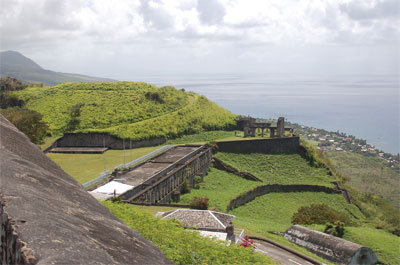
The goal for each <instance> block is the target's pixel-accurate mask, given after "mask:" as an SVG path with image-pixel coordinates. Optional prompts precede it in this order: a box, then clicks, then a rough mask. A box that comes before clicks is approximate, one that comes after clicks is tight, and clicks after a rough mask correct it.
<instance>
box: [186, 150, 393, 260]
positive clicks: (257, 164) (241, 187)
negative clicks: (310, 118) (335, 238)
mask: <svg viewBox="0 0 400 265" xmlns="http://www.w3.org/2000/svg"><path fill="white" fill-rule="evenodd" d="M216 156H217V157H219V158H221V159H223V160H224V161H225V162H227V163H229V164H231V165H233V166H235V167H237V168H238V169H240V170H242V171H248V172H251V173H253V174H255V175H256V176H258V177H260V178H263V179H264V180H266V181H268V183H284V184H288V183H307V184H319V185H327V186H330V181H332V180H333V179H332V176H329V175H328V174H327V171H326V170H325V169H321V168H314V167H310V166H309V164H308V162H307V161H305V160H304V159H303V158H301V157H300V156H299V155H280V154H278V155H266V154H235V153H222V152H219V153H217V154H216ZM288 167H290V168H288ZM271 169H272V172H271ZM293 171H294V172H296V173H295V174H294V173H293ZM280 176H283V177H282V178H281V177H280ZM262 184H264V183H262ZM262 184H261V183H256V182H253V181H249V180H244V179H241V178H240V177H238V176H235V175H233V174H229V173H226V172H223V171H220V170H217V169H213V168H212V169H211V171H210V172H209V175H207V176H206V177H205V182H204V183H202V184H201V188H200V189H199V190H196V189H194V190H192V192H191V193H190V194H185V195H183V196H182V200H183V201H184V202H189V201H190V200H191V199H192V198H193V197H196V196H198V197H208V198H210V206H211V207H215V208H217V209H219V210H224V209H226V205H227V204H228V202H229V200H231V199H233V198H234V197H236V196H237V195H239V194H240V193H242V192H244V191H246V190H248V188H249V187H254V186H255V185H262ZM222 187H223V188H222ZM312 203H325V204H327V205H329V206H330V207H332V208H334V209H337V210H339V211H342V212H345V213H347V214H348V215H349V217H350V218H351V220H352V222H353V224H352V225H355V226H358V225H362V224H363V223H364V224H365V225H369V224H368V222H369V221H368V220H366V218H365V217H364V215H363V214H362V213H361V212H360V211H359V209H358V208H357V207H355V206H354V205H352V204H347V203H346V201H345V200H344V198H343V196H342V195H339V194H326V193H321V192H315V193H313V192H301V193H297V192H293V193H271V194H268V195H264V196H261V197H258V198H256V199H255V200H253V201H251V202H249V203H248V204H246V205H244V206H241V207H238V208H236V209H234V210H232V211H231V212H230V213H232V214H234V215H236V216H237V218H236V219H235V220H234V224H235V225H236V226H237V227H242V228H245V229H246V233H248V234H252V235H260V236H265V237H268V238H271V239H273V240H275V241H278V242H281V243H283V244H285V245H288V246H290V247H292V248H294V249H297V250H299V251H301V252H303V253H306V254H307V255H311V256H313V255H312V254H310V253H309V252H307V251H306V250H304V249H302V248H300V247H298V246H295V245H293V244H291V243H289V242H287V241H286V240H285V239H284V238H282V237H280V236H278V235H274V234H271V233H270V232H271V231H279V232H283V231H285V230H286V229H287V228H288V227H289V226H290V225H291V217H292V215H293V213H294V212H296V211H297V209H298V208H300V207H301V206H306V205H310V204H312ZM369 226H370V225H369ZM346 228H347V233H346V235H347V236H345V238H346V239H348V240H351V241H353V242H356V243H359V244H362V245H365V246H368V247H370V248H371V249H373V250H374V251H375V252H376V254H377V256H378V258H379V259H380V260H381V261H383V262H385V263H388V264H397V263H398V261H399V260H398V258H397V256H398V254H399V249H398V247H397V246H399V243H400V240H399V238H398V237H396V236H393V235H391V234H389V233H387V232H385V231H383V230H376V229H373V228H372V227H362V228H361V227H348V226H347V227H346ZM382 240H387V241H386V245H389V246H388V247H381V246H379V244H378V243H377V242H381V241H382ZM383 246H385V244H383ZM314 257H315V256H314ZM395 257H396V258H395Z"/></svg>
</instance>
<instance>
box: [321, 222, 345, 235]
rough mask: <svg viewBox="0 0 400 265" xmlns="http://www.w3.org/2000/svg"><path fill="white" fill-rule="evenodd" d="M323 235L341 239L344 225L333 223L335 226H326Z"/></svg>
mask: <svg viewBox="0 0 400 265" xmlns="http://www.w3.org/2000/svg"><path fill="white" fill-rule="evenodd" d="M324 233H326V234H330V235H332V236H336V237H343V235H344V223H343V222H338V221H337V222H335V224H326V226H325V229H324Z"/></svg>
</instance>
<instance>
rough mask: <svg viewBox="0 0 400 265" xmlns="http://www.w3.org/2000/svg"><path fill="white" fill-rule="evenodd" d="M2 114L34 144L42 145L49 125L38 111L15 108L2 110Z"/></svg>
mask: <svg viewBox="0 0 400 265" xmlns="http://www.w3.org/2000/svg"><path fill="white" fill-rule="evenodd" d="M1 114H3V115H4V117H5V118H6V119H8V120H9V121H10V122H11V123H12V124H14V125H15V127H17V128H18V129H19V130H20V131H21V132H23V133H24V134H25V135H26V136H28V137H29V139H30V140H31V142H32V143H35V144H37V143H40V142H41V141H42V140H43V138H44V137H45V136H46V133H47V129H48V127H47V124H46V123H44V122H43V121H42V115H40V114H39V113H38V112H36V111H33V110H28V109H23V108H19V107H13V108H7V109H5V110H1Z"/></svg>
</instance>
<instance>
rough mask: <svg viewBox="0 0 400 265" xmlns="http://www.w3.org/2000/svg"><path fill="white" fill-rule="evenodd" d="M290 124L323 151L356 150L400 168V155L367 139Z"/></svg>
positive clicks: (389, 165) (303, 137)
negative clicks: (380, 148)
mask: <svg viewBox="0 0 400 265" xmlns="http://www.w3.org/2000/svg"><path fill="white" fill-rule="evenodd" d="M290 126H292V127H293V129H294V130H295V131H296V132H297V133H298V134H299V136H300V137H301V138H302V139H305V140H308V141H311V142H312V143H313V144H314V145H316V146H317V148H318V149H319V150H321V151H325V152H330V151H337V152H354V153H359V154H362V155H365V156H376V157H378V158H379V159H381V160H383V161H384V162H385V164H386V165H387V166H388V167H391V168H397V169H400V155H399V154H396V155H393V154H390V153H386V152H384V151H382V150H379V149H378V148H376V147H375V146H373V145H371V144H368V143H367V141H366V140H364V139H361V138H357V137H355V136H353V135H347V134H346V133H343V132H339V131H336V132H330V131H327V130H324V129H317V128H314V127H309V126H304V125H299V124H296V123H291V124H290Z"/></svg>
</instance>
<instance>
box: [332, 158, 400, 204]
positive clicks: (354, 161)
mask: <svg viewBox="0 0 400 265" xmlns="http://www.w3.org/2000/svg"><path fill="white" fill-rule="evenodd" d="M326 156H327V157H328V158H329V160H330V161H331V162H332V164H333V166H334V167H335V168H336V169H337V170H338V171H339V172H340V173H341V174H342V175H344V176H346V177H348V178H349V181H348V183H349V184H350V185H351V186H352V187H353V188H355V189H358V190H361V191H363V192H368V193H372V194H376V195H379V196H382V197H383V198H384V199H386V200H388V201H389V202H390V203H392V204H393V205H394V206H396V207H397V208H400V204H399V203H400V194H399V183H400V172H399V171H398V170H397V171H396V169H393V168H389V167H387V166H386V165H385V163H384V162H383V161H382V160H380V159H379V158H377V157H375V156H370V157H367V156H364V155H361V154H356V153H350V152H346V153H344V152H334V151H332V152H326Z"/></svg>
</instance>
